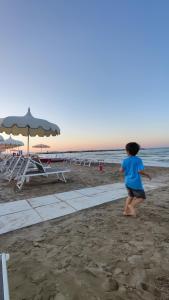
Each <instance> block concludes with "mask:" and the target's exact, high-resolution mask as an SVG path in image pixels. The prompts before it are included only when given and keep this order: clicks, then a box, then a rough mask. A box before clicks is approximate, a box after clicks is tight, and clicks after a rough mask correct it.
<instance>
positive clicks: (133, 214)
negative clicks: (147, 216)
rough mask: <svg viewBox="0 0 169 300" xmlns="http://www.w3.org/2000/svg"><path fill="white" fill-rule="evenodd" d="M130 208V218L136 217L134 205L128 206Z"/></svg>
mask: <svg viewBox="0 0 169 300" xmlns="http://www.w3.org/2000/svg"><path fill="white" fill-rule="evenodd" d="M128 208H129V210H130V213H129V214H130V216H133V217H136V211H135V209H134V207H133V206H132V205H128Z"/></svg>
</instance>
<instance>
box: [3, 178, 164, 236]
mask: <svg viewBox="0 0 169 300" xmlns="http://www.w3.org/2000/svg"><path fill="white" fill-rule="evenodd" d="M163 185H164V184H163ZM144 186H145V190H147V191H148V190H152V189H155V188H158V187H160V186H162V184H161V183H159V182H151V183H150V184H148V183H145V184H144ZM126 195H127V193H126V189H125V187H124V184H123V183H114V184H107V185H101V186H97V187H90V188H84V189H79V190H75V191H70V192H65V193H58V194H53V195H47V196H42V197H37V198H31V199H27V200H19V201H13V202H8V203H2V204H0V234H4V233H7V232H10V231H14V230H16V229H19V228H24V227H27V226H30V225H33V224H37V223H40V222H44V221H47V220H52V219H56V218H59V217H62V216H65V215H68V214H72V213H74V212H77V211H80V210H82V209H86V208H90V207H94V206H97V205H100V204H103V203H107V202H111V201H114V200H117V199H120V198H123V197H125V196H126Z"/></svg>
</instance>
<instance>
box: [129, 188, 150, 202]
mask: <svg viewBox="0 0 169 300" xmlns="http://www.w3.org/2000/svg"><path fill="white" fill-rule="evenodd" d="M126 188H127V191H128V195H129V197H135V198H142V199H146V194H145V191H144V190H134V189H132V188H129V187H128V186H126Z"/></svg>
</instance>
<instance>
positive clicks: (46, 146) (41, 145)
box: [32, 144, 50, 152]
mask: <svg viewBox="0 0 169 300" xmlns="http://www.w3.org/2000/svg"><path fill="white" fill-rule="evenodd" d="M32 147H33V148H41V152H42V149H45V148H50V146H48V145H45V144H38V145H34V146H32Z"/></svg>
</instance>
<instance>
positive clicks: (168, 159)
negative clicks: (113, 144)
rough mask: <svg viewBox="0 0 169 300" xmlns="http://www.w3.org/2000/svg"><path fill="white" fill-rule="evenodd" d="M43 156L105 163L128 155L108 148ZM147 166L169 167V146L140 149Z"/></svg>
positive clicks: (140, 154) (113, 161) (122, 151)
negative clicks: (102, 161)
mask: <svg viewBox="0 0 169 300" xmlns="http://www.w3.org/2000/svg"><path fill="white" fill-rule="evenodd" d="M43 156H50V157H59V158H79V159H92V160H94V161H98V160H104V162H105V163H121V161H122V160H123V159H124V158H125V157H127V155H126V152H125V150H110V151H108V150H106V151H103V150H102V151H91V152H90V151H89V152H85V151H84V152H67V153H62V152H60V153H58V152H57V153H54V154H48V155H43ZM139 157H141V158H142V160H143V163H144V165H145V166H158V167H169V147H168V148H147V149H142V150H140V151H139Z"/></svg>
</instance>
